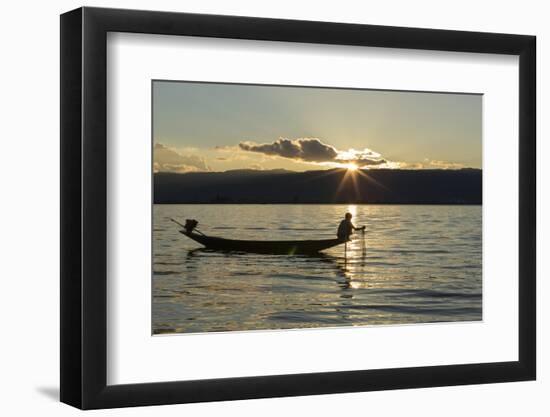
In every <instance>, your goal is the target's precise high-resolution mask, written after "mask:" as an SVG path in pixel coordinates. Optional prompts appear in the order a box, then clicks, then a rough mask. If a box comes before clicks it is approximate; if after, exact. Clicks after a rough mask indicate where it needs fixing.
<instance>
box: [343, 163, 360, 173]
mask: <svg viewBox="0 0 550 417" xmlns="http://www.w3.org/2000/svg"><path fill="white" fill-rule="evenodd" d="M344 168H346V169H347V170H348V171H357V169H358V168H359V167H358V166H357V165H355V164H354V163H352V162H350V163H349V164H346V165H344Z"/></svg>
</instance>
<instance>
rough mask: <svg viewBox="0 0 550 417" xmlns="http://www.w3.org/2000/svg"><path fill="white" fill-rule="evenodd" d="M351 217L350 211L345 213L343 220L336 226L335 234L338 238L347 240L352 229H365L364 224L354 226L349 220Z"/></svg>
mask: <svg viewBox="0 0 550 417" xmlns="http://www.w3.org/2000/svg"><path fill="white" fill-rule="evenodd" d="M351 217H352V215H351V213H346V216H345V217H344V220H342V221H341V222H340V225H339V226H338V231H337V232H336V236H338V239H340V240H346V241H347V240H349V239H350V236H351V235H352V234H353V231H354V230H365V226H363V227H355V226H354V225H353V223H352V222H351Z"/></svg>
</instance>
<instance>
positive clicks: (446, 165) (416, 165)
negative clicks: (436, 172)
mask: <svg viewBox="0 0 550 417" xmlns="http://www.w3.org/2000/svg"><path fill="white" fill-rule="evenodd" d="M394 164H395V166H394V168H400V169H461V168H465V167H466V166H465V165H464V164H460V163H458V162H448V161H438V160H433V159H432V160H430V159H424V161H423V162H395V163H394Z"/></svg>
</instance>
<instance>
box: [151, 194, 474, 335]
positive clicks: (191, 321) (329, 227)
mask: <svg viewBox="0 0 550 417" xmlns="http://www.w3.org/2000/svg"><path fill="white" fill-rule="evenodd" d="M346 211H350V212H351V213H352V214H353V222H354V224H355V225H356V226H362V225H366V226H367V232H366V234H365V239H364V241H363V239H362V238H361V234H360V233H358V234H356V235H354V240H353V241H352V242H351V243H348V247H347V257H345V256H344V245H340V246H337V247H335V248H332V249H329V250H327V251H324V252H323V253H322V254H320V255H319V256H284V255H256V254H244V253H223V252H214V251H208V250H205V249H201V246H200V245H199V244H198V243H196V242H194V241H192V240H191V239H189V238H187V237H186V236H184V235H182V234H180V233H179V232H178V230H179V227H178V226H177V225H176V224H174V223H172V222H171V221H170V220H169V218H170V217H173V218H175V219H178V220H179V221H182V222H183V221H184V220H185V219H187V218H193V219H197V220H198V221H199V226H198V229H199V230H201V231H202V232H204V233H206V234H208V235H213V236H220V237H227V238H235V239H255V240H262V239H266V240H276V239H279V240H283V239H288V240H292V239H326V238H333V237H334V236H335V233H336V228H337V226H338V223H339V222H340V220H341V219H342V218H343V215H344V214H345V212H346ZM481 219H482V207H481V206H410V205H220V204H216V205H208V204H200V205H199V204H197V205H155V206H154V211H153V222H154V224H153V229H154V232H153V254H154V259H153V315H152V316H153V317H152V320H153V333H155V334H164V333H188V332H193V333H195V332H219V331H235V330H239V331H242V330H259V329H293V328H314V327H335V326H364V325H377V324H384V325H388V324H404V323H427V322H448V321H475V320H481V318H482V316H481V313H482V303H481V300H482V277H481V263H482V240H481V232H482V229H481Z"/></svg>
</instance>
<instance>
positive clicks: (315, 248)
mask: <svg viewBox="0 0 550 417" xmlns="http://www.w3.org/2000/svg"><path fill="white" fill-rule="evenodd" d="M180 233H182V234H184V235H185V236H187V237H188V238H190V239H193V240H194V241H195V242H198V243H200V244H201V245H203V246H205V247H207V248H208V249H215V250H224V251H236V252H252V253H272V254H281V255H294V254H311V253H317V252H319V251H322V250H325V249H329V248H332V247H333V246H337V245H340V244H342V243H345V240H341V239H321V240H236V239H224V238H221V237H214V236H206V235H204V234H199V233H196V232H194V231H189V232H188V231H186V230H180Z"/></svg>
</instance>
